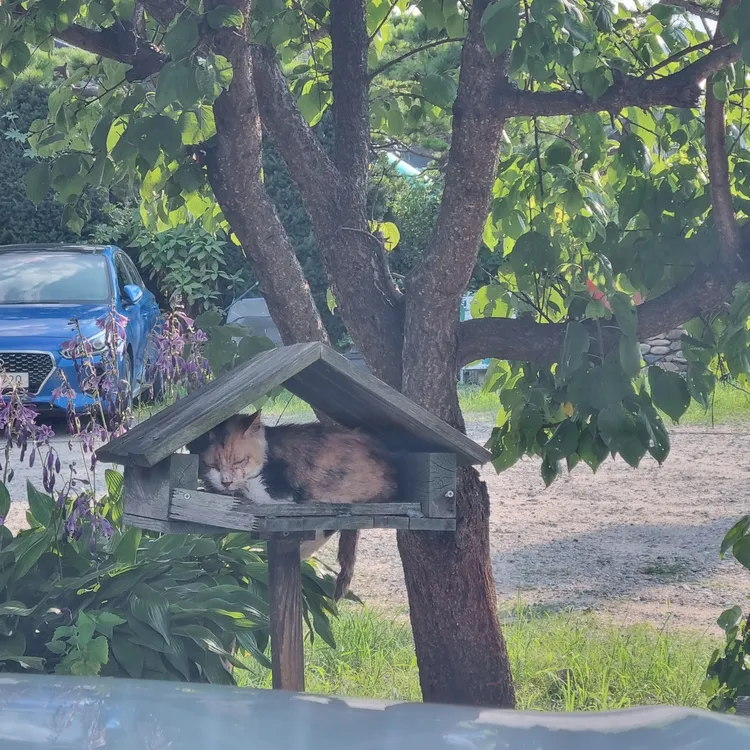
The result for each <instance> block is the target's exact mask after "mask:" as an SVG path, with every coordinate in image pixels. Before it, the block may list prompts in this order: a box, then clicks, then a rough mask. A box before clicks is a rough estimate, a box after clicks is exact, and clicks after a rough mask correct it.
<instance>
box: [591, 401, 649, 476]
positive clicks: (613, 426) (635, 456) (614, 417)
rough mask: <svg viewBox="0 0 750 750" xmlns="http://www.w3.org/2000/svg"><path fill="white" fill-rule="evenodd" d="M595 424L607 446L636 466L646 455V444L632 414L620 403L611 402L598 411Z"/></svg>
mask: <svg viewBox="0 0 750 750" xmlns="http://www.w3.org/2000/svg"><path fill="white" fill-rule="evenodd" d="M597 426H598V428H599V434H600V435H601V436H602V439H603V440H604V442H605V443H606V444H607V447H608V448H609V449H610V450H611V451H613V452H615V453H619V454H620V456H622V458H623V459H624V460H625V461H626V463H628V464H629V465H630V466H632V467H633V468H636V467H637V466H638V464H639V463H640V462H641V459H642V458H643V457H644V456H645V455H646V451H647V449H648V445H647V444H646V441H645V440H644V437H645V436H644V435H642V434H641V433H640V431H639V430H638V427H637V425H636V423H635V418H634V417H633V415H632V414H631V413H630V412H628V410H627V409H625V408H624V407H623V406H622V404H611V405H610V406H607V407H606V408H605V409H602V410H601V411H600V412H599V416H598V417H597Z"/></svg>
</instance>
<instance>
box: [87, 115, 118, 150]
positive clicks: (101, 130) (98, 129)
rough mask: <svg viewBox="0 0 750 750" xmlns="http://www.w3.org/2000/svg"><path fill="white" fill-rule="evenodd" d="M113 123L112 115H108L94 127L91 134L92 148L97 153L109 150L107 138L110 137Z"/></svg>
mask: <svg viewBox="0 0 750 750" xmlns="http://www.w3.org/2000/svg"><path fill="white" fill-rule="evenodd" d="M112 121H113V117H112V115H110V114H108V113H106V114H105V115H104V116H103V117H102V118H101V120H99V122H97V123H96V125H95V126H94V129H93V131H92V132H91V148H92V149H93V150H94V151H95V152H98V151H106V150H107V136H109V130H110V128H111V127H112Z"/></svg>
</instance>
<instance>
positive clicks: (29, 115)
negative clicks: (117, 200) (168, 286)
mask: <svg viewBox="0 0 750 750" xmlns="http://www.w3.org/2000/svg"><path fill="white" fill-rule="evenodd" d="M48 96H49V92H48V91H47V90H46V89H45V88H43V87H41V86H38V85H33V84H30V83H19V84H18V85H16V86H14V87H13V90H12V91H11V92H10V93H9V94H8V95H7V96H6V97H5V98H4V99H3V100H0V193H2V196H3V211H2V214H1V215H0V245H8V244H13V243H21V242H72V241H75V240H76V239H77V235H76V234H75V233H74V232H73V231H71V230H70V229H68V228H67V227H65V226H64V225H63V222H62V215H63V208H62V207H61V206H60V205H59V204H58V203H57V202H56V201H55V199H54V198H53V196H52V195H51V193H49V194H48V193H47V191H44V193H42V194H41V196H39V197H40V200H38V201H37V205H36V206H35V205H34V203H32V201H31V200H29V198H28V196H27V194H26V179H25V178H26V175H27V174H28V172H29V171H30V170H31V168H32V167H33V166H34V161H33V160H32V158H31V155H30V153H29V149H28V144H27V138H26V134H27V133H28V130H29V126H30V125H31V123H32V122H33V121H34V120H37V119H39V118H40V117H44V116H45V115H46V112H47V98H48ZM101 205H102V203H101V201H100V202H98V203H97V204H96V205H95V210H94V216H93V217H92V218H93V219H97V218H99V217H100V215H101V214H100V208H101Z"/></svg>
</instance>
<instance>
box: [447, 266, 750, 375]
mask: <svg viewBox="0 0 750 750" xmlns="http://www.w3.org/2000/svg"><path fill="white" fill-rule="evenodd" d="M740 280H741V279H739V278H737V277H736V276H735V277H732V276H730V275H727V274H724V273H718V274H717V273H716V272H713V271H710V270H707V269H700V270H697V271H695V272H694V273H693V274H692V275H691V276H690V277H689V278H688V279H686V280H685V281H683V282H681V283H680V284H677V285H676V286H675V287H673V288H672V289H670V290H669V291H668V292H665V293H664V294H662V295H661V296H660V297H657V298H656V299H654V300H651V301H649V302H644V303H643V304H642V305H640V306H639V307H638V336H639V339H640V340H641V341H644V340H645V339H647V338H651V337H653V336H657V335H658V334H660V333H664V332H666V331H669V330H671V329H672V328H679V327H680V326H682V325H684V324H685V323H686V322H687V321H688V320H692V319H693V318H696V317H698V316H700V315H707V314H710V313H713V312H715V311H716V310H717V309H720V308H721V307H723V306H724V305H725V304H726V300H727V299H728V297H729V296H730V294H731V292H732V289H733V288H734V286H735V284H736V283H737V282H738V281H740ZM586 325H588V326H589V328H590V333H591V335H592V337H593V336H594V335H595V328H594V325H593V323H590V322H589V323H586ZM564 336H565V324H564V323H553V324H550V323H537V322H535V321H534V320H533V319H530V318H519V319H514V318H479V319H476V320H467V321H465V322H463V323H461V324H460V325H459V329H458V366H459V367H462V366H464V365H466V364H468V363H469V362H475V361H476V360H479V359H485V358H487V357H492V358H495V359H507V360H511V361H532V362H538V363H540V364H541V363H543V364H551V363H552V362H557V361H558V360H559V357H560V351H561V346H562V342H563V338H564ZM618 340H619V331H618V330H617V329H608V330H606V331H605V332H604V341H603V345H604V349H605V351H610V350H611V349H613V348H614V347H616V346H617V342H618Z"/></svg>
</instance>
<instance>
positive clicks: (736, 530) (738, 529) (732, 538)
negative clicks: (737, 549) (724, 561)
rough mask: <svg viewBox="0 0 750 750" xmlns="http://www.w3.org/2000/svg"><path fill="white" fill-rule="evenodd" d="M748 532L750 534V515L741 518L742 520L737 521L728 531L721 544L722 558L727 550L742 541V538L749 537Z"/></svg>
mask: <svg viewBox="0 0 750 750" xmlns="http://www.w3.org/2000/svg"><path fill="white" fill-rule="evenodd" d="M748 532H750V515H749V516H743V517H742V518H740V520H739V521H737V523H736V524H735V525H734V526H732V528H731V529H729V531H727V533H726V536H725V537H724V540H723V541H722V543H721V551H720V554H721V555H722V556H723V555H724V554H726V552H727V550H728V549H730V548H731V547H732V546H733V545H734V544H735V543H736V542H738V541H739V540H740V539H742V537H744V536H747V534H748Z"/></svg>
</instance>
